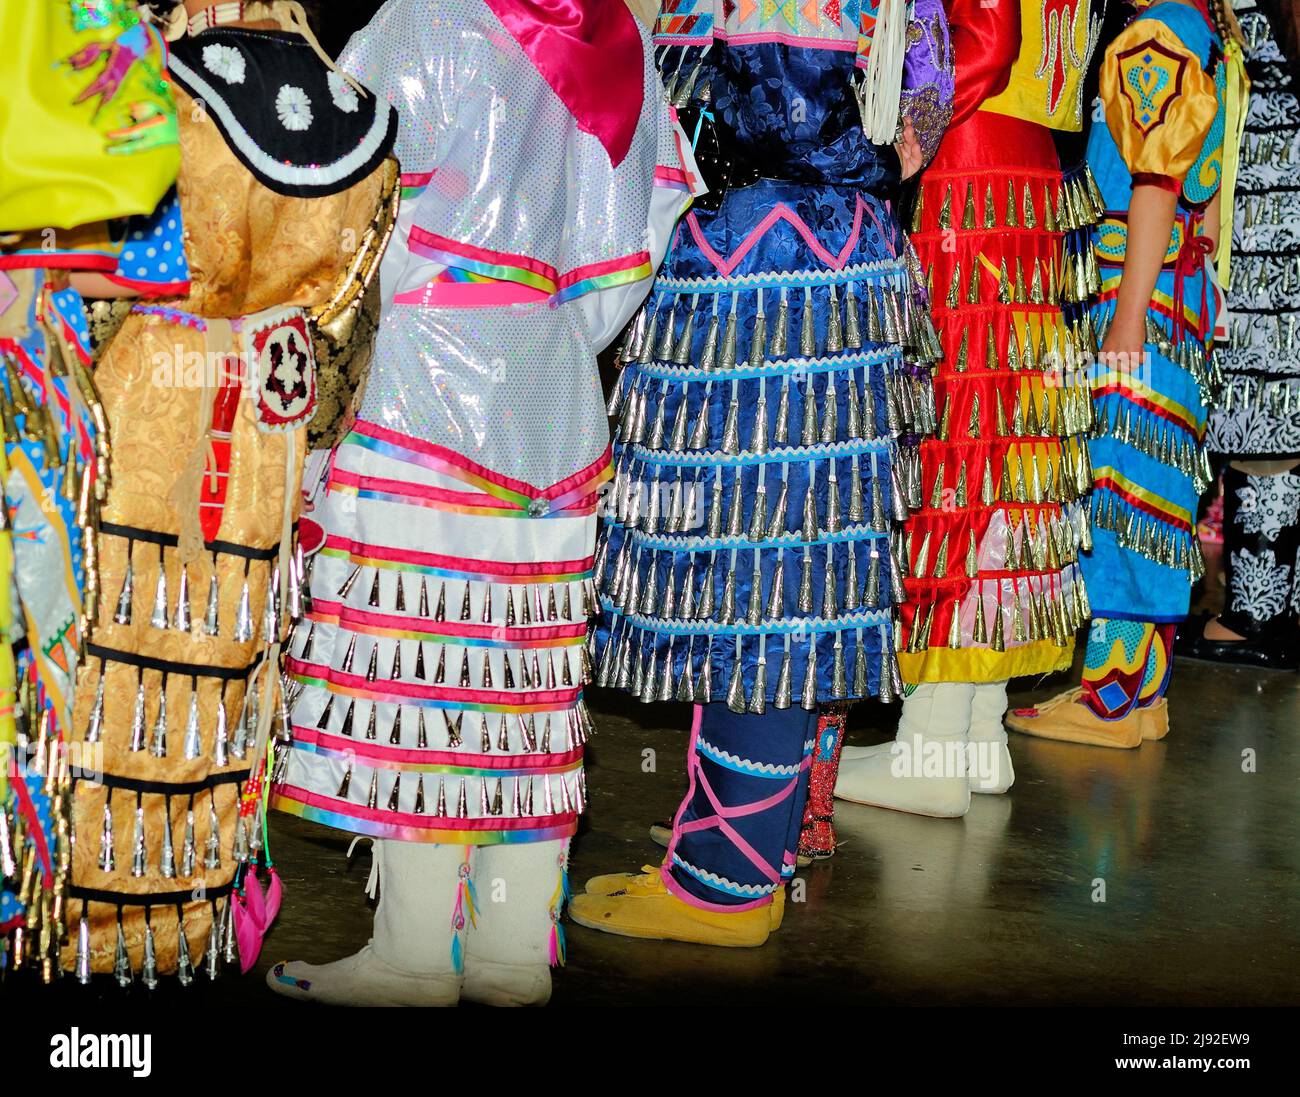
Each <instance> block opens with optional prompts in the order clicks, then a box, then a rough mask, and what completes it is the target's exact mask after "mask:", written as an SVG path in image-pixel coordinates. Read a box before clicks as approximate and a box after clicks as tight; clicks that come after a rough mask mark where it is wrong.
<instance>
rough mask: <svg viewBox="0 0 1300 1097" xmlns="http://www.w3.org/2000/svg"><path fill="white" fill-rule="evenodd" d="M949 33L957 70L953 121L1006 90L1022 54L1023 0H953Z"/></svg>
mask: <svg viewBox="0 0 1300 1097" xmlns="http://www.w3.org/2000/svg"><path fill="white" fill-rule="evenodd" d="M948 33H949V36H950V37H951V39H952V52H953V57H954V64H955V68H956V72H957V88H956V93H955V95H954V98H953V108H952V125H954V126H956V125H958V124H960V123H961V122H963V121H965V120H966V119H967V118H969V117H970V116H971V115H972V114H974V113H975V111H977V110H979V108H980V106H981V105H982V104H983V103H984V101H985V100H987V99H992V98H993V96H995V95H1000V94H1001V93H1002V92H1003V91H1005V90H1006V86H1007V82H1008V81H1009V80H1010V79H1011V68H1012V66H1013V65H1014V64H1015V63H1016V58H1017V57H1019V56H1020V0H1000V2H999V3H996V4H990V3H988V0H952V2H951V3H949V5H948Z"/></svg>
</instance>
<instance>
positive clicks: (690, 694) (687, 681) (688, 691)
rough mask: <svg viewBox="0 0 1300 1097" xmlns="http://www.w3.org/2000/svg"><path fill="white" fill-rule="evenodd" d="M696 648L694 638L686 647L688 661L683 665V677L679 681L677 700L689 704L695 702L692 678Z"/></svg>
mask: <svg viewBox="0 0 1300 1097" xmlns="http://www.w3.org/2000/svg"><path fill="white" fill-rule="evenodd" d="M694 647H695V637H694V636H692V637H691V638H690V640H689V641H688V643H687V645H686V659H685V661H684V662H683V663H682V673H681V677H679V678H678V679H677V693H676V697H677V700H678V701H683V702H685V703H687V704H690V703H693V702H694V701H695V683H694V679H693V678H692V674H693V673H694V670H695V660H694V650H693V649H694Z"/></svg>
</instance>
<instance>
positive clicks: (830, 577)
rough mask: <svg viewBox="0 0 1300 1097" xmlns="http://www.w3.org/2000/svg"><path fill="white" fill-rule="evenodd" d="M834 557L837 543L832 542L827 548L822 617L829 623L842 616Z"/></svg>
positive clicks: (823, 576)
mask: <svg viewBox="0 0 1300 1097" xmlns="http://www.w3.org/2000/svg"><path fill="white" fill-rule="evenodd" d="M850 551H852V550H851V549H850ZM834 556H835V543H834V542H831V543H830V544H828V545H827V546H826V567H825V570H824V571H823V573H822V616H823V617H824V618H826V620H828V621H833V620H835V618H836V617H838V616H839V615H840V610H839V597H838V594H837V586H838V584H837V581H836V576H835V558H834Z"/></svg>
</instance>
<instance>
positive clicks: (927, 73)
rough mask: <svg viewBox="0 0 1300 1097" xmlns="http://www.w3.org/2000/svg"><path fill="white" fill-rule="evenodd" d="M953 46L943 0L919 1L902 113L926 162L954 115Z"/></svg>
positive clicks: (905, 70)
mask: <svg viewBox="0 0 1300 1097" xmlns="http://www.w3.org/2000/svg"><path fill="white" fill-rule="evenodd" d="M953 90H954V84H953V64H952V45H951V43H950V41H949V39H948V20H947V19H946V18H945V17H944V14H943V4H942V3H941V2H940V0H916V4H915V5H914V7H913V9H912V21H911V22H910V23H909V24H908V27H907V58H906V61H905V62H904V65H903V94H902V98H901V105H900V109H899V113H900V114H901V116H902V117H904V118H910V119H911V120H912V128H913V129H915V130H916V137H917V140H918V141H920V143H921V149H922V151H923V152H924V154H925V162H926V163H927V164H928V163H929V162H930V159H931V158H932V157H933V156H934V154H935V152H936V151H938V148H939V142H940V141H941V140H942V139H943V133H944V130H946V129H947V128H948V122H949V121H950V120H951V118H952V100H953Z"/></svg>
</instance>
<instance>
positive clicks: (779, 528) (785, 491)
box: [752, 479, 790, 541]
mask: <svg viewBox="0 0 1300 1097" xmlns="http://www.w3.org/2000/svg"><path fill="white" fill-rule="evenodd" d="M789 505H790V484H789V482H788V481H786V480H785V479H782V481H781V488H780V490H779V491H778V492H777V493H776V502H775V503H774V504H773V505H772V513H771V516H770V517H769V518H768V521H767V529H766V539H767V540H769V541H771V540H775V539H776V538H778V537H781V536H782V535H783V534H784V533H785V522H786V510H787V508H788V507H789ZM752 540H760V538H752Z"/></svg>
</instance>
